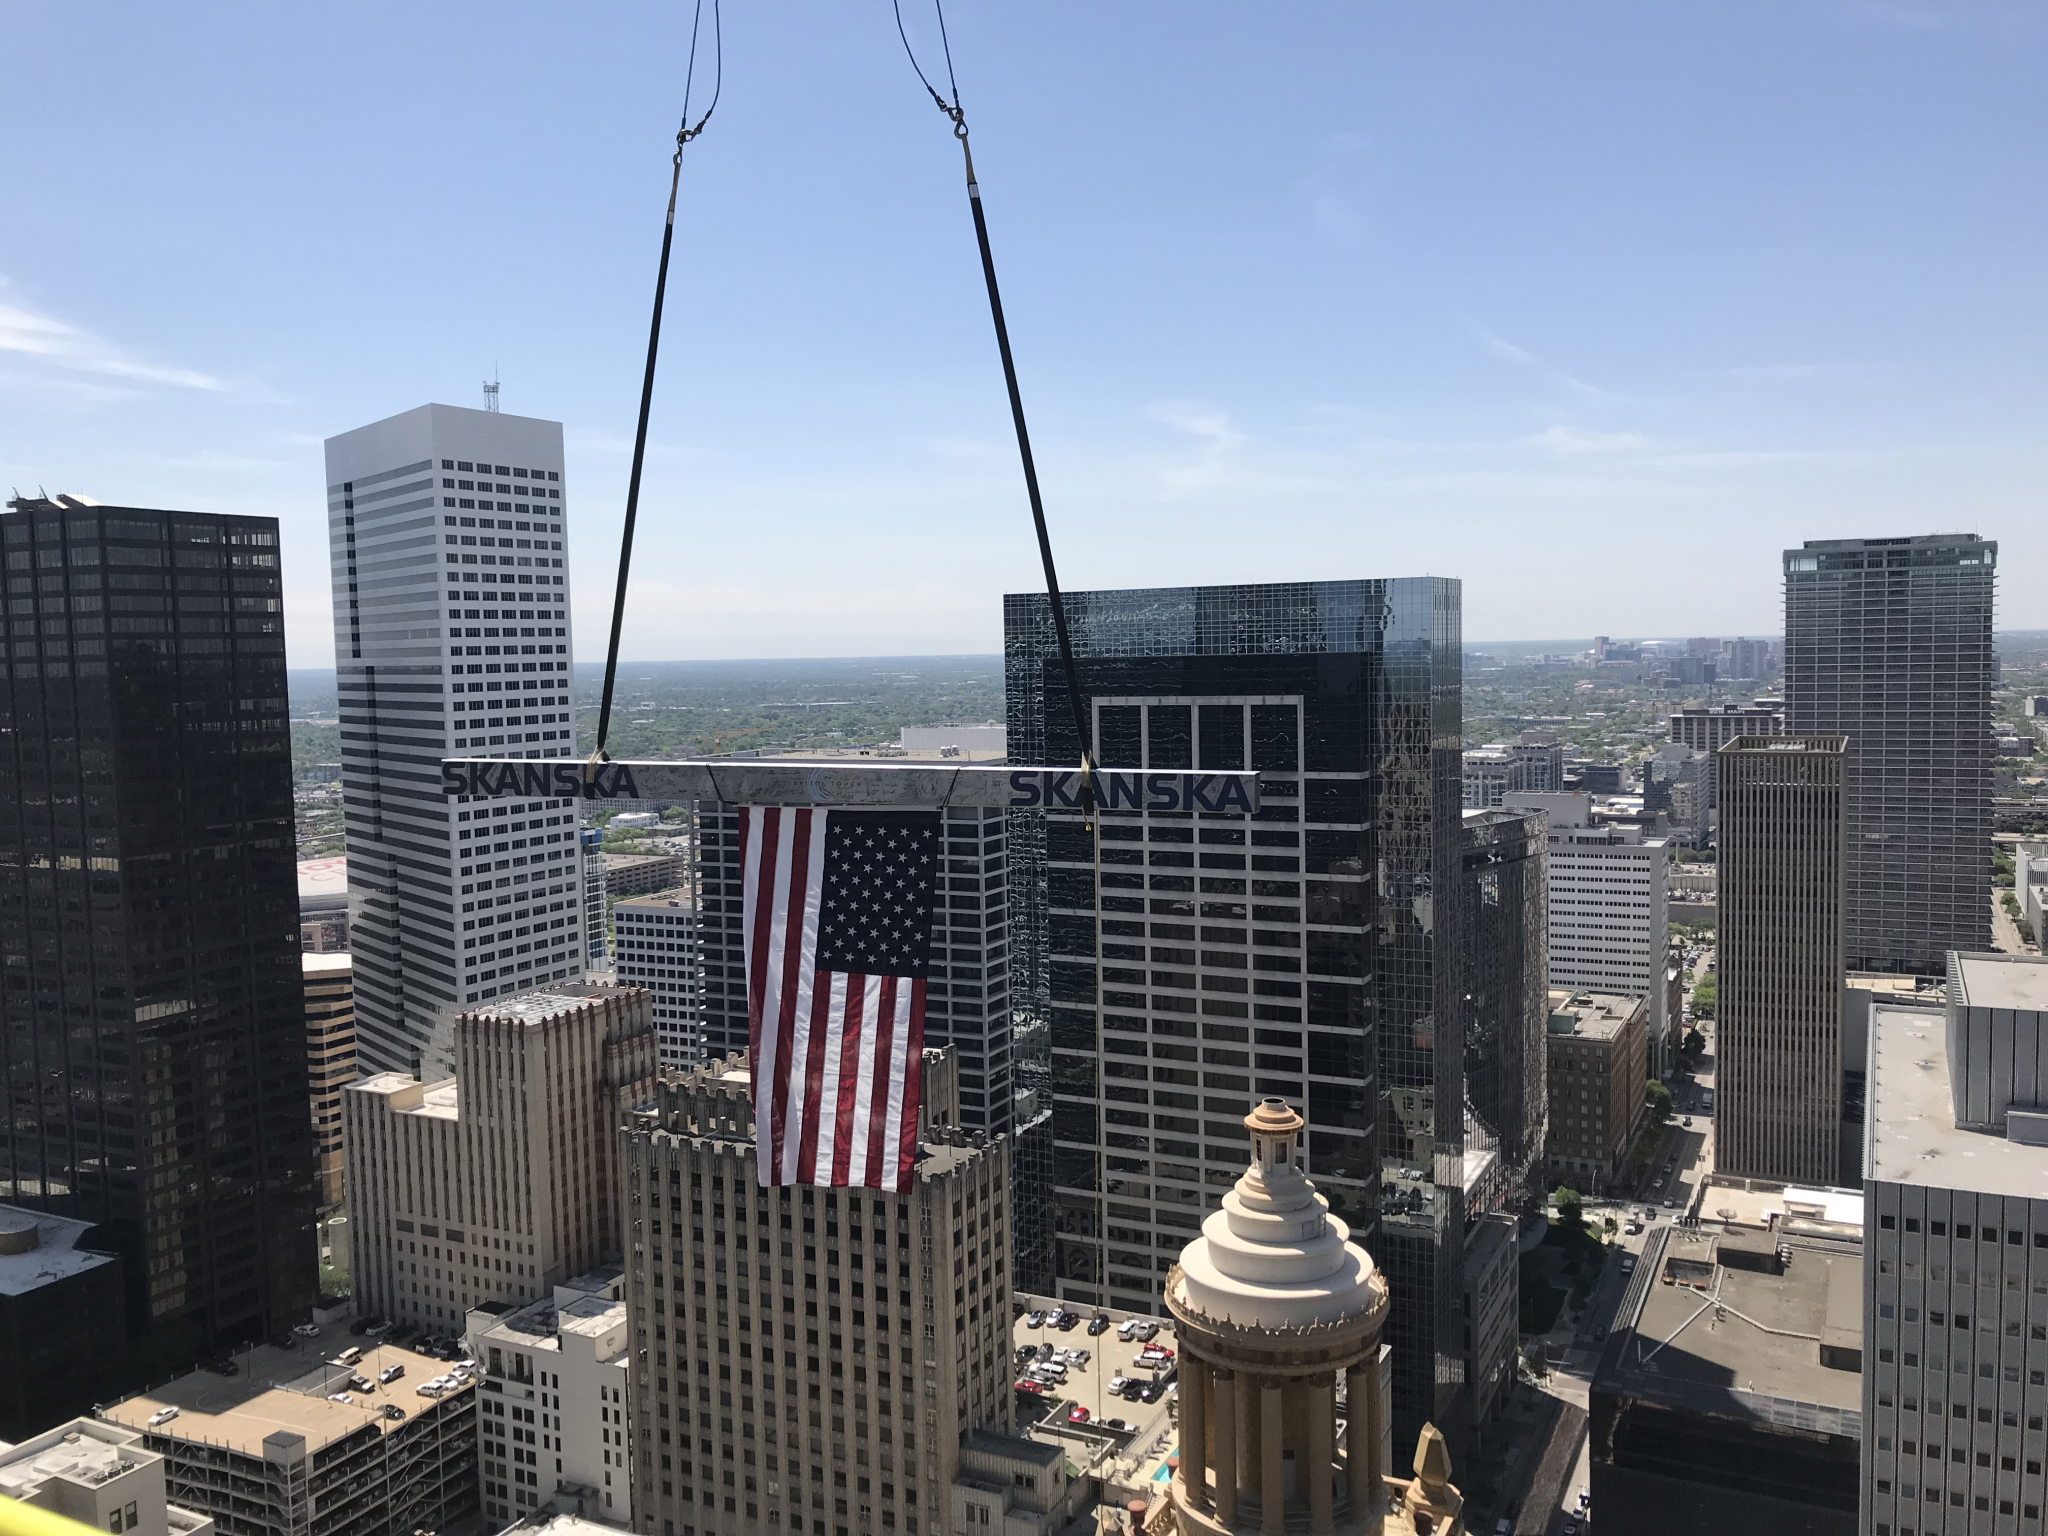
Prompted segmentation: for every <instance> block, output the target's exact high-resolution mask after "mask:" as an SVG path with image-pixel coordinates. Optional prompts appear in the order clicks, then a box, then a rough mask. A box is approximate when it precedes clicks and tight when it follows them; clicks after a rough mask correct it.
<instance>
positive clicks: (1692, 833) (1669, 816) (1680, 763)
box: [1643, 741, 1714, 848]
mask: <svg viewBox="0 0 2048 1536" xmlns="http://www.w3.org/2000/svg"><path fill="white" fill-rule="evenodd" d="M1713 776H1714V760H1713V758H1712V757H1711V756H1710V755H1709V754H1707V753H1705V752H1699V751H1695V750H1694V749H1693V748H1691V747H1688V746H1687V745H1685V743H1684V742H1680V741H1667V742H1665V743H1664V745H1663V746H1661V747H1659V748H1658V749H1657V750H1656V752H1655V753H1653V754H1652V755H1651V756H1650V758H1649V759H1648V761H1646V762H1645V763H1644V764H1643V809H1644V811H1645V812H1650V811H1658V812H1662V813H1663V815H1664V817H1665V818H1666V820H1668V821H1669V822H1670V824H1671V835H1672V838H1673V840H1674V841H1676V842H1678V843H1680V844H1681V845H1683V846H1685V847H1687V848H1704V847H1706V846H1707V843H1708V841H1709V838H1710V836H1711V831H1710V829H1711V826H1712V818H1711V817H1710V816H1709V814H1708V812H1709V810H1710V808H1711V806H1712V803H1713V800H1712V796H1713V784H1714V777H1713Z"/></svg>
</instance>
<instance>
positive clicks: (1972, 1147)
mask: <svg viewBox="0 0 2048 1536" xmlns="http://www.w3.org/2000/svg"><path fill="white" fill-rule="evenodd" d="M1869 1114H1870V1119H1869V1125H1870V1130H1869V1142H1868V1148H1869V1150H1868V1152H1867V1153H1866V1162H1867V1165H1868V1166H1867V1168H1866V1172H1867V1174H1868V1176H1869V1177H1870V1178H1872V1179H1881V1180H1883V1181H1885V1182H1886V1183H1891V1184H1917V1185H1920V1186H1921V1187H1923V1188H1930V1189H1967V1190H1974V1191H1976V1192H1977V1193H1979V1194H1986V1195H2014V1196H2018V1197H2020V1198H2022V1199H2028V1200H2048V1147H2029V1146H2025V1145H2023V1144H2021V1143H2019V1142H2016V1141H2008V1140H2006V1139H2005V1138H2004V1137H2003V1136H1999V1135H1996V1134H1993V1133H1991V1132H1988V1131H1965V1130H1959V1129H1957V1127H1956V1120H1955V1101H1954V1100H1953V1099H1952V1098H1951V1097H1950V1096H1949V1072H1948V1020H1947V1018H1946V1017H1945V1016H1944V1015H1942V1014H1939V1013H1935V1012H1934V1011H1932V1010H1931V1009H1926V1008H1901V1007H1896V1006H1893V1005H1890V1004H1887V1003H1886V1002H1884V1001H1883V999H1881V998H1880V999H1879V1000H1878V1001H1877V1002H1876V1003H1875V1004H1873V1005H1872V1007H1871V1010H1870V1086H1869Z"/></svg>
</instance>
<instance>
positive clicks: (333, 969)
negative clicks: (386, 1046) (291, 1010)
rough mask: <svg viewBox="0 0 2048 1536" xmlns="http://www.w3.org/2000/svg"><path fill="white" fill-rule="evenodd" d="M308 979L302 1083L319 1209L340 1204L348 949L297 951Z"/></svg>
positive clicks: (351, 1076) (349, 1047)
mask: <svg viewBox="0 0 2048 1536" xmlns="http://www.w3.org/2000/svg"><path fill="white" fill-rule="evenodd" d="M299 965H300V967H301V969H302V971H303V973H304V976H305V982H306V1088H307V1091H308V1093H309V1095H310V1096H311V1098H312V1101H313V1151H314V1156H315V1157H316V1159H317V1161H316V1162H315V1164H314V1178H315V1188H316V1189H317V1191H318V1197H319V1201H320V1209H322V1210H323V1211H324V1210H327V1209H329V1208H331V1207H333V1206H337V1205H340V1204H341V1201H342V1194H343V1187H342V1169H343V1166H344V1159H343V1157H342V1146H341V1091H342V1090H343V1089H344V1088H346V1087H347V1086H348V1085H349V1084H350V1083H352V1082H354V1081H355V1076H356V990H355V968H354V965H353V964H352V962H351V960H350V957H349V956H348V955H347V954H346V953H341V954H335V953H318V952H312V951H308V952H306V953H303V954H301V955H300V956H299Z"/></svg>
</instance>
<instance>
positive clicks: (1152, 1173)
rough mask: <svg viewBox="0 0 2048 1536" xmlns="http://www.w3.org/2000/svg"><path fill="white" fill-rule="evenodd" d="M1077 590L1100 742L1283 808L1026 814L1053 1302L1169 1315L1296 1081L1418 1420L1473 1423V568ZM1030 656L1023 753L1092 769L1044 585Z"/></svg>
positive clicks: (1022, 617)
mask: <svg viewBox="0 0 2048 1536" xmlns="http://www.w3.org/2000/svg"><path fill="white" fill-rule="evenodd" d="M1066 601H1067V614H1068V621H1069V623H1070V625H1071V626H1072V629H1073V635H1074V647H1075V651H1076V654H1077V658H1078V665H1079V669H1080V679H1081V689H1082V692H1083V694H1084V696H1085V698H1086V700H1087V708H1089V710H1090V711H1091V712H1092V717H1093V734H1094V740H1095V744H1096V755H1097V759H1098V761H1100V762H1102V763H1104V764H1106V765H1109V766H1113V767H1139V768H1144V767H1156V768H1175V767H1196V768H1217V769H1247V768H1249V769H1256V770H1258V771H1259V772H1260V774H1261V775H1262V777H1261V785H1262V788H1261V794H1262V796H1263V803H1262V808H1261V810H1260V811H1259V812H1258V814H1257V815H1256V816H1253V817H1250V818H1246V817H1244V816H1240V815H1209V814H1205V815H1203V816H1202V817H1201V819H1200V822H1199V824H1197V823H1196V822H1195V821H1194V820H1193V819H1192V818H1191V817H1190V816H1188V815H1185V814H1183V815H1179V816H1174V815H1166V814H1159V813H1142V814H1140V813H1119V814H1114V815H1103V816H1101V817H1099V818H1098V819H1097V823H1096V825H1097V827H1099V836H1098V835H1097V834H1096V833H1095V832H1092V831H1091V830H1090V829H1089V827H1088V826H1087V825H1086V824H1085V823H1084V822H1083V821H1082V820H1081V818H1080V817H1079V816H1077V815H1076V816H1069V815H1065V814H1040V813H1015V814H1013V816H1012V832H1013V836H1012V839H1011V866H1012V868H1013V870H1015V871H1016V872H1017V874H1016V877H1015V879H1014V881H1013V885H1012V889H1013V890H1014V891H1015V892H1016V899H1015V903H1014V904H1015V908H1016V913H1015V917H1016V924H1017V927H1018V929H1019V931H1020V938H1019V943H1018V946H1017V947H1018V951H1019V955H1018V959H1019V975H1020V981H1019V989H1020V991H1021V992H1022V993H1023V994H1024V995H1025V996H1026V997H1027V998H1028V999H1029V1000H1030V1003H1031V1006H1032V1007H1033V1008H1034V1009H1037V1010H1039V1011H1040V1012H1041V1013H1042V1015H1043V1016H1045V1017H1047V1018H1048V1020H1049V1022H1050V1023H1051V1025H1052V1044H1053V1081H1054V1105H1053V1130H1054V1141H1055V1149H1056V1150H1055V1153H1054V1158H1055V1176H1054V1205H1055V1208H1054V1228H1055V1233H1056V1237H1055V1245H1056V1246H1055V1268H1056V1270H1057V1275H1056V1282H1057V1287H1058V1289H1057V1291H1056V1294H1057V1295H1059V1296H1061V1297H1065V1298H1071V1299H1072V1300H1074V1301H1076V1302H1077V1303H1086V1304H1091V1305H1093V1304H1100V1303H1105V1302H1106V1303H1107V1304H1109V1305H1111V1306H1117V1307H1129V1308H1132V1309H1134V1310H1139V1311H1145V1310H1155V1309H1156V1308H1157V1305H1158V1298H1159V1295H1160V1286H1161V1284H1162V1283H1163V1280H1164V1277H1165V1274H1166V1271H1167V1270H1168V1269H1169V1268H1170V1267H1171V1266H1172V1263H1173V1256H1174V1254H1175V1253H1177V1252H1178V1251H1179V1249H1180V1246H1181V1245H1182V1244H1183V1243H1185V1242H1186V1241H1187V1239H1188V1235H1189V1233H1190V1232H1192V1231H1193V1230H1195V1229H1196V1228H1197V1227H1198V1226H1199V1225H1200V1223H1201V1220H1202V1216H1203V1213H1204V1212H1205V1211H1206V1210H1209V1209H1211V1208H1213V1207H1214V1206H1215V1204H1216V1202H1217V1201H1218V1200H1219V1199H1220V1198H1221V1197H1222V1194H1223V1192H1224V1191H1225V1190H1227V1189H1228V1188H1229V1187H1230V1186H1231V1184H1232V1183H1233V1182H1234V1181H1235V1179H1236V1177H1237V1174H1238V1172H1239V1171H1240V1169H1241V1168H1242V1166H1243V1163H1244V1132H1243V1128H1242V1125H1241V1123H1240V1121H1241V1117H1240V1116H1239V1115H1237V1114H1236V1113H1234V1112H1232V1113H1228V1114H1226V1113H1225V1110H1226V1109H1234V1105H1235V1103H1236V1100H1237V1099H1241V1098H1242V1097H1243V1096H1244V1095H1246V1094H1248V1093H1256V1094H1259V1095H1277V1096H1280V1097H1283V1098H1285V1099H1287V1100H1288V1101H1289V1102H1290V1103H1292V1104H1294V1105H1296V1106H1297V1107H1298V1108H1300V1109H1301V1110H1302V1112H1303V1113H1304V1115H1305V1117H1306V1119H1307V1121H1308V1127H1309V1129H1308V1166H1309V1169H1310V1171H1311V1172H1312V1174H1313V1175H1314V1177H1315V1181H1316V1185H1317V1187H1318V1188H1319V1189H1320V1190H1321V1191H1322V1192H1323V1194H1324V1195H1325V1197H1326V1198H1328V1199H1329V1201H1330V1204H1331V1207H1332V1208H1333V1209H1334V1210H1336V1211H1337V1212H1338V1213H1339V1214H1340V1215H1342V1216H1343V1217H1344V1219H1345V1220H1346V1221H1348V1222H1350V1223H1351V1224H1352V1226H1353V1229H1354V1230H1355V1231H1357V1232H1359V1233H1360V1235H1361V1239H1362V1240H1363V1241H1364V1242H1365V1244H1366V1246H1367V1247H1368V1248H1369V1249H1370V1250H1371V1252H1372V1254H1373V1255H1374V1257H1375V1258H1377V1259H1378V1260H1379V1261H1380V1264H1381V1266H1382V1267H1383V1268H1384V1269H1385V1271H1386V1272H1387V1276H1388V1283H1389V1285H1390V1286H1391V1288H1392V1290H1393V1294H1394V1310H1393V1317H1392V1321H1391V1322H1390V1323H1389V1325H1388V1326H1389V1330H1390V1332H1389V1337H1390V1339H1391V1341H1392V1344H1393V1348H1394V1372H1395V1391H1394V1421H1395V1432H1396V1435H1397V1437H1399V1438H1401V1439H1403V1440H1406V1439H1408V1438H1411V1437H1412V1436H1413V1435H1414V1434H1415V1433H1416V1432H1417V1431H1419V1430H1420V1428H1421V1426H1422V1423H1423V1422H1424V1420H1433V1421H1434V1422H1436V1423H1438V1424H1440V1425H1446V1426H1449V1427H1450V1429H1451V1432H1452V1433H1453V1436H1454V1438H1455V1437H1456V1434H1457V1432H1458V1431H1457V1426H1458V1423H1459V1421H1460V1418H1461V1415H1462V1409H1461V1406H1460V1390H1459V1388H1460V1381H1459V1378H1460V1377H1461V1375H1462V1363H1461V1362H1462V1344H1461V1333H1462V1319H1461V1318H1460V1317H1459V1315H1458V1314H1459V1312H1460V1310H1461V1306H1462V1302H1461V1297H1462V1275H1461V1259H1460V1255H1459V1243H1460V1236H1461V1233H1462V1231H1463V1224H1464V1210H1465V1198H1464V1189H1463V1177H1464V1101H1465V1083H1464V1045H1463V1041H1462V1040H1461V1039H1460V1038H1459V1031H1460V1029H1461V1028H1462V1024H1463V1016H1462V1014H1461V1013H1460V1011H1459V1010H1458V1009H1457V1008H1456V1007H1455V1000H1456V996H1457V993H1456V970H1457V967H1456V964H1455V956H1456V954H1457V952H1458V940H1457V934H1456V931H1455V928H1456V924H1457V922H1458V921H1459V913H1460V911H1461V910H1462V908H1461V906H1460V904H1459V903H1458V902H1457V901H1456V900H1455V899H1454V896H1455V892H1456V890H1457V884H1458V882H1457V880H1456V878H1455V875H1456V870H1457V867H1458V865H1457V858H1458V849H1459V839H1460V835H1461V831H1460V827H1461V819H1462V810H1461V807H1460V799H1461V794H1460V754H1459V740H1460V697H1459V675H1460V667H1461V655H1460V647H1459V635H1458V630H1459V587H1458V583H1457V582H1455V581H1450V580H1443V579H1438V578H1427V577H1425V578H1418V579H1412V580H1396V581H1331V582H1313V583H1301V584H1292V585H1273V586H1244V587H1198V588H1172V589H1165V590H1152V591H1128V592H1081V593H1070V594H1068V595H1067V600H1066ZM1005 650H1006V663H1005V673H1006V685H1005V686H1006V691H1007V695H1008V704H1009V711H1010V719H1009V735H1008V741H1009V745H1010V753H1011V760H1012V761H1013V762H1017V763H1042V764H1055V763H1071V762H1074V761H1076V760H1077V759H1078V757H1079V753H1080V744H1079V742H1078V741H1077V740H1076V739H1075V733H1074V726H1073V721H1072V718H1071V716H1070V714H1069V711H1068V706H1067V698H1066V690H1065V686H1064V683H1063V682H1062V681H1061V679H1060V675H1059V673H1060V667H1059V662H1058V658H1057V651H1056V648H1055V645H1054V642H1053V636H1052V623H1051V611H1050V608H1049V605H1048V604H1047V602H1046V599H1045V598H1044V597H1043V596H1040V595H1036V594H1027V595H1019V596H1011V597H1009V598H1006V599H1005ZM1098 851H1099V855H1100V856H1099V858H1098ZM1098 869H1099V871H1100V879H1099V881H1098V879H1097V872H1098ZM1098 924H1099V931H1100V936H1101V949H1100V953H1099V954H1098V953H1097V948H1096V945H1097V932H1098ZM1446 943H1448V944H1449V946H1450V947H1449V948H1448V949H1447V950H1445V951H1444V952H1443V953H1441V954H1439V946H1440V945H1443V944H1446ZM1233 1095H1234V1096H1236V1097H1235V1098H1233V1097H1231V1096H1233Z"/></svg>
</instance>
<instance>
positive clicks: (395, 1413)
mask: <svg viewBox="0 0 2048 1536" xmlns="http://www.w3.org/2000/svg"><path fill="white" fill-rule="evenodd" d="M384 1417H385V1418H387V1419H402V1418H404V1417H405V1410H404V1409H403V1408H401V1407H399V1406H398V1404H396V1403H386V1404H385V1405H384Z"/></svg>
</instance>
